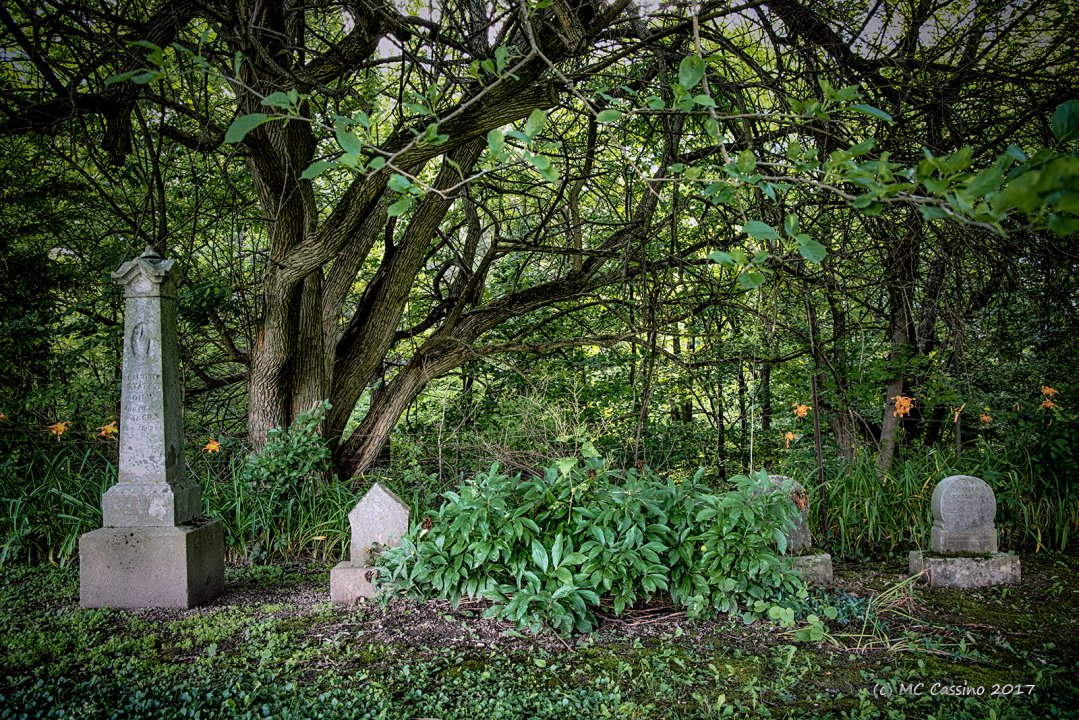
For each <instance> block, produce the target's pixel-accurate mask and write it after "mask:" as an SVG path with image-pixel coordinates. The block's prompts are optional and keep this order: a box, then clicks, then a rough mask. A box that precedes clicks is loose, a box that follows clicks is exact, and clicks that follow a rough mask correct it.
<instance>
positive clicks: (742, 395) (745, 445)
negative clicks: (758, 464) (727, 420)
mask: <svg viewBox="0 0 1079 720" xmlns="http://www.w3.org/2000/svg"><path fill="white" fill-rule="evenodd" d="M738 427H739V428H740V429H741V431H742V436H741V453H742V465H743V466H745V465H746V464H747V463H748V459H749V453H750V447H749V412H748V410H747V408H746V364H745V360H744V359H741V358H739V360H738Z"/></svg>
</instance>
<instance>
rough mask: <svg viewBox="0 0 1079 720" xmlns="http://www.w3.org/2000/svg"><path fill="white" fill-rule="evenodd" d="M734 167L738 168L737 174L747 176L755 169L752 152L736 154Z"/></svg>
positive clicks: (745, 151)
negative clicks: (736, 158)
mask: <svg viewBox="0 0 1079 720" xmlns="http://www.w3.org/2000/svg"><path fill="white" fill-rule="evenodd" d="M735 167H737V168H738V172H740V173H742V174H743V175H748V174H749V173H751V172H753V171H754V170H756V169H757V157H756V156H755V155H754V154H753V151H752V150H743V151H742V152H740V153H738V160H737V162H735Z"/></svg>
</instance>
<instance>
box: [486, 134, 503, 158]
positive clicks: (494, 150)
mask: <svg viewBox="0 0 1079 720" xmlns="http://www.w3.org/2000/svg"><path fill="white" fill-rule="evenodd" d="M504 147H506V136H505V135H504V134H503V133H502V130H501V129H500V128H495V129H493V130H491V131H490V132H489V133H487V148H488V149H489V150H490V151H491V154H492V155H497V154H499V153H500V152H502V148H504Z"/></svg>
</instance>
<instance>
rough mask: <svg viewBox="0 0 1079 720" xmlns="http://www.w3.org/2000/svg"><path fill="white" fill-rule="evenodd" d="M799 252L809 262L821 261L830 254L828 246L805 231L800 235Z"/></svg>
mask: <svg viewBox="0 0 1079 720" xmlns="http://www.w3.org/2000/svg"><path fill="white" fill-rule="evenodd" d="M797 240H798V252H800V253H801V254H802V257H804V258H805V259H806V260H808V261H809V262H814V263H819V262H820V261H821V260H823V259H824V257H825V256H826V255H827V254H828V250H827V248H825V247H824V246H823V245H821V244H820V243H819V242H817V241H816V240H814V239H813V238H811V237H809V236H808V235H806V234H805V233H802V234H800V235H798V237H797Z"/></svg>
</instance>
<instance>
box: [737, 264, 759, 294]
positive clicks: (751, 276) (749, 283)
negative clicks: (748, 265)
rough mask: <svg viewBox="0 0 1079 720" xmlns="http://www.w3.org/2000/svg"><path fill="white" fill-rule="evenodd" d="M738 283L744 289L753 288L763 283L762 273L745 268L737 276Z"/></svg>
mask: <svg viewBox="0 0 1079 720" xmlns="http://www.w3.org/2000/svg"><path fill="white" fill-rule="evenodd" d="M738 284H739V285H741V286H742V287H744V288H745V289H746V290H755V289H757V288H759V287H760V286H761V285H763V284H764V273H762V272H760V271H759V270H752V269H747V270H745V271H744V272H743V273H742V274H741V275H739V276H738Z"/></svg>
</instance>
